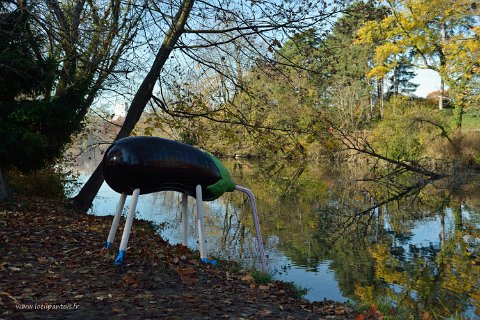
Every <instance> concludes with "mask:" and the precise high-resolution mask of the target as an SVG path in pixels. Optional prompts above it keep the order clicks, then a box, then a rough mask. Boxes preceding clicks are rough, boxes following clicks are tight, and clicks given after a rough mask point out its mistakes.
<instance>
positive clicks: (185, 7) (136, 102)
mask: <svg viewBox="0 0 480 320" xmlns="http://www.w3.org/2000/svg"><path fill="white" fill-rule="evenodd" d="M194 2H195V1H194V0H184V1H183V2H182V4H181V6H180V8H179V10H178V12H177V14H176V15H175V17H174V19H173V21H172V25H171V27H170V29H169V30H168V32H167V34H166V35H165V38H164V40H163V43H162V46H161V47H160V49H159V51H158V53H157V55H156V57H155V61H154V62H153V65H152V67H151V68H150V71H149V72H148V74H147V75H146V77H145V78H144V79H143V81H142V83H141V85H140V87H139V88H138V90H137V92H136V93H135V96H134V97H133V100H132V103H131V104H130V108H129V109H128V112H127V115H126V118H125V122H124V123H123V126H122V128H121V129H120V131H119V132H118V134H117V136H116V138H115V141H116V140H118V139H121V138H124V137H126V136H128V135H130V133H131V132H132V130H133V128H134V127H135V125H136V124H137V122H138V120H139V119H140V116H141V115H142V112H143V110H144V109H145V106H146V105H147V103H148V101H149V100H150V98H151V96H152V92H153V88H154V86H155V83H156V81H157V79H158V77H159V76H160V72H161V71H162V68H163V66H164V65H165V62H166V61H167V59H168V57H169V56H170V53H171V52H172V50H173V47H174V46H175V44H176V43H177V41H178V39H179V38H180V36H181V35H182V34H183V32H184V27H185V24H186V22H187V19H188V16H189V14H190V11H191V10H192V7H193V3H194ZM102 183H103V162H101V163H100V164H99V165H98V167H97V168H96V169H95V171H94V173H93V174H92V175H91V176H90V178H89V179H88V181H87V182H86V183H85V185H84V186H83V187H82V189H81V190H80V192H79V193H78V195H76V196H75V197H74V199H73V200H74V205H75V206H76V207H77V208H78V209H80V210H82V211H85V212H86V211H87V210H88V209H89V208H90V206H91V205H92V202H93V199H94V198H95V196H96V195H97V193H98V190H99V189H100V187H101V186H102Z"/></svg>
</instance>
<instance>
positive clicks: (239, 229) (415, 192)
mask: <svg viewBox="0 0 480 320" xmlns="http://www.w3.org/2000/svg"><path fill="white" fill-rule="evenodd" d="M226 165H227V167H229V169H230V170H231V173H232V177H233V178H234V180H235V181H236V182H237V183H238V184H240V185H244V186H246V187H248V188H250V189H252V191H253V192H254V194H255V195H256V197H257V205H258V211H259V215H260V223H261V227H262V233H263V238H264V242H265V245H266V250H267V253H268V256H269V259H268V260H269V266H270V269H271V270H272V272H274V274H275V278H276V279H282V280H286V281H292V282H294V283H295V284H297V285H299V286H301V287H303V288H308V289H309V291H308V294H307V295H306V298H307V299H309V300H323V299H330V300H336V301H340V302H345V301H348V300H350V301H354V302H362V303H365V304H371V303H375V304H377V305H393V306H400V307H401V308H402V309H404V310H406V312H407V313H411V314H417V315H418V314H423V315H426V314H428V315H430V316H432V317H434V318H444V317H446V318H452V317H453V318H459V317H466V318H475V319H480V248H479V244H480V179H479V178H476V177H473V178H472V179H470V180H469V181H468V183H465V184H462V185H458V184H456V185H452V183H451V182H449V181H441V180H440V181H435V182H431V183H426V182H424V181H420V182H419V180H418V179H415V178H412V177H407V178H405V177H403V178H402V179H398V180H396V181H394V182H391V183H386V182H385V181H369V180H363V181H361V182H360V181H358V179H354V174H352V173H348V174H345V173H344V172H343V173H341V172H337V171H335V170H333V169H332V168H331V167H329V166H328V165H325V166H322V165H321V164H298V163H295V164H292V163H273V162H271V163H268V164H265V163H263V164H262V163H254V162H246V161H238V162H227V163H226ZM90 167H93V165H92V164H90ZM82 171H83V172H82ZM88 172H89V170H88V168H87V169H86V170H85V167H84V166H83V169H82V170H81V173H83V174H84V175H83V176H84V177H85V175H86V174H88ZM118 198H119V195H118V194H116V193H115V192H114V191H112V190H111V189H110V188H109V187H108V185H106V184H104V185H103V186H102V188H101V190H100V193H99V194H98V196H97V198H96V199H95V202H94V204H93V206H92V208H91V210H90V213H91V214H94V215H112V214H113V213H114V211H115V206H116V202H117V201H118ZM180 199H181V196H180V194H178V193H175V192H162V193H157V194H149V195H143V196H140V199H139V203H138V206H137V215H136V217H137V218H142V219H147V220H151V221H154V222H155V223H157V224H158V225H159V226H160V234H161V236H162V237H164V238H166V239H168V240H169V241H170V242H171V243H179V242H180V241H181V229H180V225H181V223H180ZM128 201H129V199H127V204H128ZM189 207H190V210H192V208H193V210H192V211H193V213H192V214H193V215H195V213H196V210H195V209H194V207H195V203H194V201H193V199H190V203H189ZM205 211H206V229H207V230H206V233H207V239H208V243H207V248H208V254H209V256H210V257H211V256H214V257H222V258H227V259H232V260H236V261H239V262H241V263H242V264H244V265H245V266H246V267H252V266H256V267H257V268H259V269H260V259H259V256H258V254H257V252H258V251H257V246H256V245H257V244H256V238H255V228H254V223H253V219H252V215H251V210H250V205H249V201H248V199H247V198H246V197H244V196H243V195H242V194H241V193H231V194H225V195H224V196H222V197H221V198H220V199H218V200H216V201H213V202H205ZM125 212H126V210H125ZM190 221H194V220H193V218H191V220H190ZM192 225H193V224H191V228H190V230H189V241H190V242H189V246H190V247H191V248H193V249H196V246H197V244H196V239H197V235H196V230H195V229H196V228H194V227H193V226H192ZM127 258H128V256H127Z"/></svg>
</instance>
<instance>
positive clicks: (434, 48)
mask: <svg viewBox="0 0 480 320" xmlns="http://www.w3.org/2000/svg"><path fill="white" fill-rule="evenodd" d="M385 2H386V4H387V5H388V6H389V8H390V11H391V14H390V15H388V16H387V17H386V18H384V19H383V20H381V21H375V20H373V21H367V22H366V23H365V24H364V26H363V27H362V28H361V29H360V30H359V31H358V33H357V43H372V44H373V43H379V42H380V43H381V45H379V46H377V47H376V48H375V55H374V68H372V70H371V71H370V73H369V76H370V77H377V78H383V77H384V76H385V74H386V73H388V72H389V71H391V70H393V69H394V68H395V67H396V66H397V64H398V61H397V57H399V56H401V55H403V54H408V55H410V56H411V57H412V63H413V65H414V66H416V67H418V68H424V69H431V70H435V71H437V72H438V73H439V74H440V76H441V79H442V80H441V94H440V96H441V97H440V99H439V109H443V103H444V99H443V92H444V84H447V85H448V86H449V87H450V89H451V92H452V93H453V96H452V98H453V100H454V101H453V103H454V105H455V116H456V125H457V127H461V123H462V115H463V111H464V108H465V107H467V106H468V105H469V103H472V102H473V101H478V96H479V94H478V89H476V88H478V83H479V82H480V79H479V78H480V76H479V74H480V26H479V23H480V11H479V6H480V4H478V3H477V1H474V0H386V1H385Z"/></svg>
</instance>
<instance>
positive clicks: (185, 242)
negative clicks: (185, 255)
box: [182, 193, 188, 246]
mask: <svg viewBox="0 0 480 320" xmlns="http://www.w3.org/2000/svg"><path fill="white" fill-rule="evenodd" d="M182 244H183V245H184V246H187V245H188V195H187V194H186V193H182Z"/></svg>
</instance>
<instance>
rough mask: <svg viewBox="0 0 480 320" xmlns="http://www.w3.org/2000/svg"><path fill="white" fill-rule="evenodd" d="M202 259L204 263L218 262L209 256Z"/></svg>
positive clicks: (214, 263)
mask: <svg viewBox="0 0 480 320" xmlns="http://www.w3.org/2000/svg"><path fill="white" fill-rule="evenodd" d="M201 260H202V262H203V263H208V264H213V265H216V264H217V260H209V259H207V258H202V259H201Z"/></svg>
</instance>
